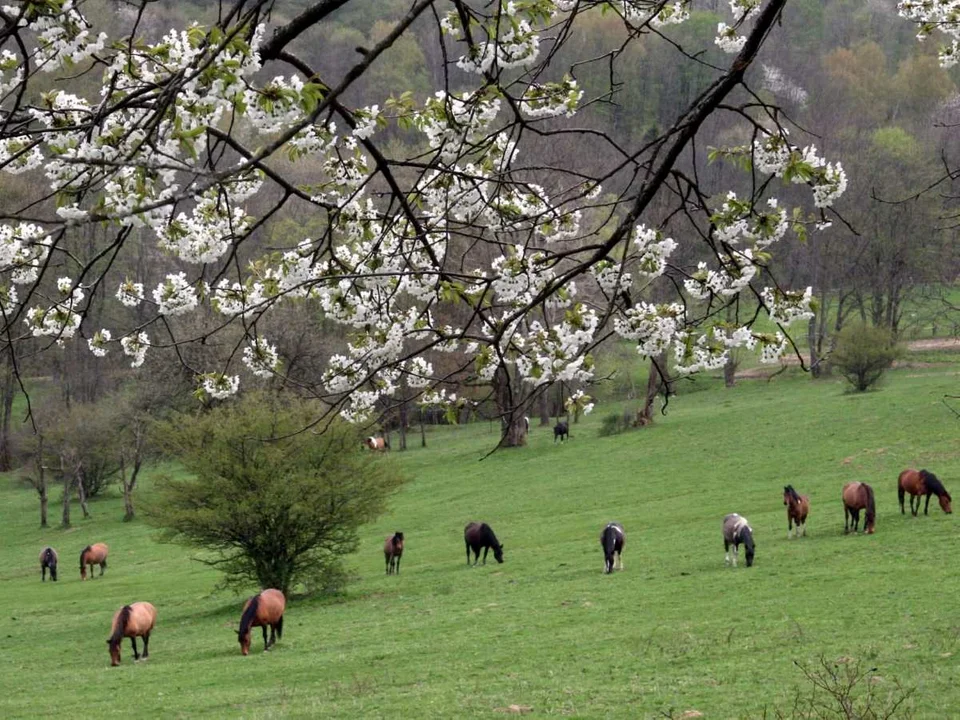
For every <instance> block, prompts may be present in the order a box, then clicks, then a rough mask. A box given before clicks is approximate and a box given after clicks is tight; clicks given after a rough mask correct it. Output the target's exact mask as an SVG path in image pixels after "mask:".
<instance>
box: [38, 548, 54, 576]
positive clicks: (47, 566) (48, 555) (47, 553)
mask: <svg viewBox="0 0 960 720" xmlns="http://www.w3.org/2000/svg"><path fill="white" fill-rule="evenodd" d="M47 570H49V571H50V579H51V580H53V581H54V582H56V581H57V551H56V550H54V549H53V548H52V547H49V546H48V547H45V548H44V549H43V550H41V551H40V580H41V581H43V582H46V580H47Z"/></svg>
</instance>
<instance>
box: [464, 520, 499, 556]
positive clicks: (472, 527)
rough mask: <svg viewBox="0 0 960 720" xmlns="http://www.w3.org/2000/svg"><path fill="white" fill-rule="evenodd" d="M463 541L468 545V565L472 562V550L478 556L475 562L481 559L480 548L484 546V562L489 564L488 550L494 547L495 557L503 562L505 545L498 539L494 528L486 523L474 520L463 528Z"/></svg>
mask: <svg viewBox="0 0 960 720" xmlns="http://www.w3.org/2000/svg"><path fill="white" fill-rule="evenodd" d="M463 541H464V543H466V546H467V565H469V564H470V551H471V550H473V554H474V555H475V556H476V557H475V559H474V561H473V564H474V565H476V564H477V562H478V561H479V560H480V548H483V564H484V565H486V564H487V552H488V551H489V550H490V548H493V557H494V559H495V560H496V561H497V562H498V563H502V562H503V545H501V544H500V543H499V542H498V541H497V536H496V535H494V534H493V529H492V528H491V527H490V526H489V525H487V524H486V523H476V522H472V523H470V524H469V525H467V526H466V527H465V528H464V529H463Z"/></svg>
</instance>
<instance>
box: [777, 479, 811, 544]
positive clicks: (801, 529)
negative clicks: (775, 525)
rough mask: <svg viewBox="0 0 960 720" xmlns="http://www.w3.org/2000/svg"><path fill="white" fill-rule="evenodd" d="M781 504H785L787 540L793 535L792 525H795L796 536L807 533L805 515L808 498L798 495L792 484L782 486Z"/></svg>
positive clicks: (806, 513)
mask: <svg viewBox="0 0 960 720" xmlns="http://www.w3.org/2000/svg"><path fill="white" fill-rule="evenodd" d="M783 504H784V505H786V506H787V540H789V539H790V538H791V537H793V525H794V524H796V526H797V534H796V536H797V537H800V535H804V536H806V534H807V515H808V514H809V512H810V498H809V497H808V496H806V495H798V494H797V491H796V490H794V489H793V485H787V486H785V487H784V488H783Z"/></svg>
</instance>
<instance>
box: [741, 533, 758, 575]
mask: <svg viewBox="0 0 960 720" xmlns="http://www.w3.org/2000/svg"><path fill="white" fill-rule="evenodd" d="M743 549H744V551H745V553H746V556H747V567H751V566H752V565H753V555H754V553H755V552H756V550H757V546H756V544H755V543H754V542H753V532H751V531H750V530H749V529H747V531H746V532H745V533H744V537H743Z"/></svg>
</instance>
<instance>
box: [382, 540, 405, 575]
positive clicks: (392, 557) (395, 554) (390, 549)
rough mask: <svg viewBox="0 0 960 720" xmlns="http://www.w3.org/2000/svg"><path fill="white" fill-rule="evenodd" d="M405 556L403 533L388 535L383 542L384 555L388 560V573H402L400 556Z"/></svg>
mask: <svg viewBox="0 0 960 720" xmlns="http://www.w3.org/2000/svg"><path fill="white" fill-rule="evenodd" d="M402 556H403V533H402V532H395V533H394V534H393V535H387V539H386V540H385V541H384V543H383V557H384V559H385V560H386V562H387V575H393V574H394V573H396V574H397V575H399V574H400V558H401V557H402Z"/></svg>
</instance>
